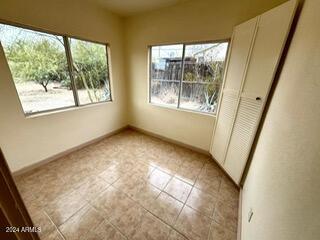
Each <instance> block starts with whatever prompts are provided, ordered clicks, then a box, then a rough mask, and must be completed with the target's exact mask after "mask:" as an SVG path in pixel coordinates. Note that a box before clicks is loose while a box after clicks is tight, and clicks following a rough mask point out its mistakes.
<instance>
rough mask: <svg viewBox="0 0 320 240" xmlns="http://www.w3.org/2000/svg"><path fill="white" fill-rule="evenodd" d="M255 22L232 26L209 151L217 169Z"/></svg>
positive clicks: (228, 129) (224, 151)
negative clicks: (216, 162) (215, 161)
mask: <svg viewBox="0 0 320 240" xmlns="http://www.w3.org/2000/svg"><path fill="white" fill-rule="evenodd" d="M257 19H258V18H254V19H251V20H250V21H248V22H245V23H243V24H240V25H238V26H236V27H235V28H234V32H233V35H232V39H231V47H230V50H229V61H228V63H227V67H226V71H225V81H224V87H223V90H222V91H221V95H222V96H221V100H220V107H219V110H218V116H217V122H216V125H215V131H214V137H213V140H212V141H213V143H212V148H211V153H212V155H213V156H214V158H215V159H216V160H217V161H218V162H219V163H220V164H221V165H223V164H224V159H225V153H226V149H227V146H228V142H229V138H230V131H231V129H232V125H233V121H234V116H235V113H236V109H237V104H238V99H239V96H240V88H241V82H242V78H243V77H244V74H245V69H246V62H247V61H248V58H249V52H250V48H251V46H252V41H253V39H254V33H255V29H256V25H257Z"/></svg>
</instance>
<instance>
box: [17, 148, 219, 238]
mask: <svg viewBox="0 0 320 240" xmlns="http://www.w3.org/2000/svg"><path fill="white" fill-rule="evenodd" d="M79 151H80V150H79ZM119 153H120V151H117V154H119ZM130 159H131V158H130ZM126 160H127V158H124V159H122V158H121V162H123V161H124V162H126ZM134 160H135V161H132V163H133V164H138V163H139V164H144V165H148V166H151V167H152V171H151V172H150V173H149V174H148V175H147V177H146V178H145V177H141V176H139V179H142V181H143V182H146V183H147V184H150V185H151V186H153V187H155V188H156V189H158V190H159V193H158V194H157V195H155V196H156V197H155V198H152V201H155V200H157V199H158V198H159V196H160V194H161V193H165V194H168V195H169V196H170V197H172V198H173V199H175V200H176V201H178V202H179V203H182V207H181V209H180V211H179V213H178V215H177V216H176V217H175V218H174V219H173V222H172V224H168V223H167V222H165V221H164V220H162V219H161V218H160V217H158V216H157V215H155V214H154V213H153V212H151V211H149V210H148V209H146V208H145V207H144V206H143V205H142V204H140V203H139V202H138V200H134V199H133V198H132V197H131V196H129V195H128V194H127V193H126V192H124V191H123V190H122V189H120V188H117V187H116V186H115V183H116V182H118V181H119V180H120V179H121V178H123V177H124V176H125V175H126V173H128V172H129V173H130V172H131V169H127V171H126V172H121V173H120V177H119V178H118V179H116V180H115V181H113V183H109V182H107V181H106V180H104V178H102V177H100V176H99V175H100V173H102V172H103V171H106V170H107V169H109V167H111V166H109V167H107V168H105V169H104V170H103V171H101V172H99V174H96V178H100V179H102V180H103V181H104V182H105V183H107V184H108V186H107V188H105V189H103V190H102V191H101V192H99V193H97V194H96V195H95V196H94V198H93V200H90V201H89V200H85V202H86V203H85V204H84V205H83V206H82V207H81V208H80V209H78V210H77V211H76V212H75V213H74V214H72V215H71V216H70V217H69V218H67V219H66V220H65V221H64V222H63V223H61V224H60V225H59V226H61V225H63V224H64V223H65V222H67V221H68V220H69V219H70V218H72V217H73V216H74V215H75V214H77V213H78V212H79V211H81V210H82V209H83V208H84V207H86V206H88V205H89V206H91V207H93V208H94V209H95V210H97V211H98V212H99V211H100V210H99V209H97V208H96V207H94V206H93V205H92V204H93V201H95V200H96V199H98V198H99V197H100V196H101V195H102V194H103V193H104V192H106V191H107V189H109V188H110V186H112V187H114V188H116V189H117V190H118V191H120V192H122V193H123V194H125V195H126V196H127V197H128V198H129V199H130V200H132V201H133V202H134V203H136V204H138V205H139V206H140V207H141V208H142V209H144V210H145V211H146V213H150V214H151V215H152V216H154V217H155V218H157V219H158V220H159V221H161V222H162V223H164V224H165V225H167V226H168V227H169V228H170V231H169V235H170V234H171V232H172V231H173V230H174V231H176V232H178V233H179V234H181V235H182V236H184V237H186V236H185V235H184V234H183V233H181V232H180V231H179V230H178V229H177V228H176V227H175V226H176V223H177V220H178V218H179V217H180V215H181V213H182V211H183V209H184V208H185V206H188V205H187V201H188V199H189V197H190V195H191V193H192V191H193V190H194V189H195V188H196V189H199V188H197V187H196V186H195V185H196V183H197V181H198V180H199V176H200V174H201V172H202V171H203V169H204V168H205V166H206V164H208V162H207V161H202V162H203V165H202V167H201V170H200V171H199V172H198V174H197V176H196V178H195V180H194V182H193V184H190V182H187V181H185V180H183V179H181V178H180V177H178V175H177V174H178V171H179V169H181V166H182V165H183V163H184V162H186V161H181V163H180V164H177V166H178V168H177V169H176V170H175V171H169V169H168V171H165V170H163V169H162V168H161V166H160V164H151V163H150V161H144V160H142V159H141V158H140V157H137V158H135V159H134ZM169 161H170V160H168V161H167V162H169ZM111 162H112V163H114V164H116V165H117V164H119V163H118V161H114V160H112V161H111ZM167 162H166V163H167ZM92 168H93V169H96V170H99V169H98V168H97V167H95V166H93V167H92ZM155 170H159V171H161V172H163V173H165V174H168V175H169V176H170V178H169V180H168V182H167V183H166V184H165V186H164V187H163V188H162V189H159V188H158V187H157V186H154V185H153V184H151V183H150V182H148V178H149V177H150V175H151V174H152V173H153V172H154V171H155ZM132 175H133V173H132V174H128V176H132ZM142 176H143V175H142ZM173 178H176V179H178V180H179V181H182V182H184V183H186V184H188V185H189V186H191V190H190V192H189V193H188V196H187V197H186V200H185V201H184V202H182V201H180V200H178V199H177V198H176V197H174V196H172V195H171V194H170V193H168V192H166V191H165V189H166V188H167V186H168V185H169V183H170V182H171V181H172V180H173ZM22 180H23V183H25V181H24V179H22ZM62 181H63V182H66V180H65V179H64V178H63V179H62ZM88 181H89V179H86V180H84V181H82V182H81V183H80V184H79V185H75V186H72V187H71V188H70V190H69V191H68V192H66V193H63V194H62V195H61V196H58V197H57V198H56V199H59V198H62V197H63V196H65V195H68V194H71V193H73V192H75V191H78V188H79V187H81V186H82V185H84V184H86V183H87V182H88ZM221 187H222V178H220V182H219V187H218V191H217V193H220V190H221ZM199 190H200V191H203V190H202V189H199ZM208 194H210V195H212V194H211V193H208ZM218 198H219V195H218ZM219 199H220V198H219ZM188 207H189V206H188ZM190 208H191V209H193V210H195V211H196V212H197V213H198V214H200V215H203V216H205V217H208V216H207V215H205V214H203V213H201V212H199V211H198V210H197V209H194V208H192V207H190ZM41 209H42V210H43V211H44V212H45V214H46V215H47V216H48V217H49V219H50V221H51V222H52V223H53V221H52V219H51V218H50V216H49V215H48V214H47V212H46V210H44V208H41ZM215 211H216V204H215V206H214V211H213V215H212V218H210V217H209V219H210V228H209V233H210V231H211V226H212V224H213V222H215V223H217V222H216V220H214V219H213V216H214V213H215ZM144 217H145V214H144V215H143V218H144ZM103 219H105V220H106V221H107V222H108V223H109V224H110V225H111V226H113V227H114V228H115V229H117V230H118V231H119V232H120V234H121V235H123V236H124V237H125V238H126V239H128V238H127V237H126V235H125V234H124V233H123V232H122V231H121V230H120V229H119V228H118V227H116V226H115V225H114V224H112V223H111V222H110V221H109V219H107V218H105V217H103ZM53 224H54V223H53ZM140 225H141V224H139V226H140ZM54 226H55V227H56V229H57V230H58V232H59V233H60V234H61V235H62V237H63V238H65V237H64V235H63V234H62V233H61V231H60V229H59V227H57V226H56V225H55V224H54ZM169 235H168V237H169ZM207 237H209V234H208V236H207ZM186 238H187V237H186Z"/></svg>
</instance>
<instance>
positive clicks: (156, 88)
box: [150, 44, 183, 107]
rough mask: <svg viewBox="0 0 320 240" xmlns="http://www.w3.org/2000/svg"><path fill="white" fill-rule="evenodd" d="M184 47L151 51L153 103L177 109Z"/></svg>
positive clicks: (180, 45) (174, 46)
mask: <svg viewBox="0 0 320 240" xmlns="http://www.w3.org/2000/svg"><path fill="white" fill-rule="evenodd" d="M182 51H183V45H182V44H179V45H167V46H156V47H152V49H151V82H150V85H151V86H150V87H151V88H150V90H151V93H150V94H151V95H150V97H151V99H150V100H151V102H152V103H157V104H166V105H172V106H175V107H177V105H178V95H179V88H180V79H181V62H182Z"/></svg>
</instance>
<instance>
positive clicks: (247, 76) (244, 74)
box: [211, 0, 297, 184]
mask: <svg viewBox="0 0 320 240" xmlns="http://www.w3.org/2000/svg"><path fill="white" fill-rule="evenodd" d="M296 7H297V1H296V0H291V1H288V2H286V3H284V4H282V5H280V6H278V7H276V8H274V9H271V10H270V11H267V12H265V13H264V14H262V15H260V16H257V17H255V18H253V19H251V20H249V21H247V22H245V23H242V24H240V25H239V26H237V27H235V29H234V32H233V38H232V45H231V52H230V56H229V59H230V60H229V63H228V66H227V68H226V69H227V70H226V74H225V83H224V89H223V91H222V92H223V95H222V98H221V105H220V107H219V109H218V115H217V120H216V125H215V131H214V134H213V140H212V147H211V153H212V156H213V157H214V158H215V159H216V160H217V161H218V162H219V163H220V165H221V166H222V167H223V168H224V169H225V170H226V172H227V173H228V174H229V175H230V177H231V178H232V179H233V180H234V182H235V183H237V184H240V181H241V177H242V174H243V171H244V168H245V166H246V163H247V160H248V156H249V153H250V150H251V147H252V142H253V139H254V136H255V134H256V131H257V127H258V125H259V122H260V119H261V115H262V112H263V110H264V106H265V102H266V99H267V97H268V94H269V90H270V87H271V85H272V81H273V79H274V76H275V73H276V70H277V67H278V64H279V60H280V57H281V54H282V51H283V48H284V45H285V42H286V39H287V36H288V33H289V31H290V27H291V23H292V20H293V17H294V14H295V11H296ZM230 91H231V92H232V91H233V92H234V96H233V101H231V100H230V99H231V98H230V96H229V95H228V94H226V92H230ZM235 96H236V97H235ZM235 98H236V100H234V99H235Z"/></svg>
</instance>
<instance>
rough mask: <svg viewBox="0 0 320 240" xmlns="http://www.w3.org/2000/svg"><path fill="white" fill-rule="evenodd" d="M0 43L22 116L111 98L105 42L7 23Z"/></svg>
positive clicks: (1, 32)
mask: <svg viewBox="0 0 320 240" xmlns="http://www.w3.org/2000/svg"><path fill="white" fill-rule="evenodd" d="M0 41H1V44H2V46H3V49H4V52H5V55H6V58H7V61H8V65H9V68H10V71H11V74H12V77H13V80H14V84H15V87H16V89H17V93H18V95H19V99H20V102H21V105H22V108H23V110H24V113H25V114H27V115H29V114H33V113H39V112H44V111H50V110H56V109H61V108H67V107H74V106H80V105H84V104H89V103H96V102H101V101H110V100H111V93H110V85H109V82H110V81H109V67H108V60H107V46H106V45H104V44H98V43H92V42H88V41H82V40H77V39H74V38H68V37H66V36H61V35H55V34H48V33H44V32H39V31H34V30H30V29H25V28H20V27H15V26H11V25H6V24H0ZM69 50H71V51H69Z"/></svg>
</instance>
